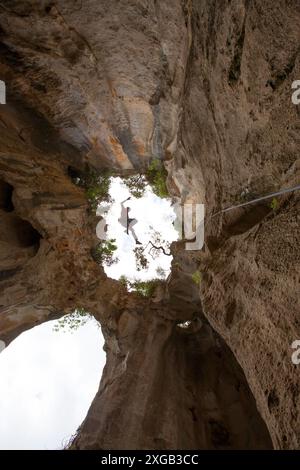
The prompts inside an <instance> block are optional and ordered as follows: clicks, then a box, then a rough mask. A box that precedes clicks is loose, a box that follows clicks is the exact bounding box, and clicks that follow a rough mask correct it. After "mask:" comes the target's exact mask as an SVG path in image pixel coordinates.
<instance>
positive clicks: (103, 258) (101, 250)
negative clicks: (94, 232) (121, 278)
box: [92, 239, 119, 266]
mask: <svg viewBox="0 0 300 470" xmlns="http://www.w3.org/2000/svg"><path fill="white" fill-rule="evenodd" d="M115 242H116V240H115V239H110V240H101V241H100V242H99V243H98V245H97V246H96V247H94V248H93V249H92V257H93V259H94V260H95V261H96V262H97V263H98V264H105V265H106V266H112V265H113V264H115V263H117V262H118V261H119V258H114V254H115V251H116V250H117V249H118V247H117V245H116V244H115Z"/></svg>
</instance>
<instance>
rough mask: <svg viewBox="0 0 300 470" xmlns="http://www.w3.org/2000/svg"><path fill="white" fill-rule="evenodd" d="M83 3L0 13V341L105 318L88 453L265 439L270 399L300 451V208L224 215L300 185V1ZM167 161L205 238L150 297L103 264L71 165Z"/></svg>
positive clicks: (263, 442) (278, 443)
mask: <svg viewBox="0 0 300 470" xmlns="http://www.w3.org/2000/svg"><path fill="white" fill-rule="evenodd" d="M75 3H76V5H74V1H71V0H70V1H69V0H58V1H54V2H53V1H51V2H50V1H42V2H40V1H34V0H32V1H26V2H25V1H17V0H14V1H12V0H10V1H4V0H3V1H2V2H1V6H0V27H1V29H0V39H1V43H0V49H1V62H0V78H1V79H2V80H5V82H6V85H7V90H8V94H7V101H8V104H7V105H5V106H3V105H0V127H1V133H0V142H1V148H0V152H1V153H0V214H1V222H0V263H1V265H0V269H1V271H0V340H2V341H5V343H6V344H7V343H8V342H9V341H11V340H12V339H13V338H15V337H16V336H17V334H19V333H20V332H21V331H23V330H25V329H27V328H29V327H32V326H34V325H35V324H37V323H39V322H42V321H46V320H47V319H50V318H55V317H56V316H60V315H62V314H63V313H68V312H70V311H72V310H74V309H75V308H76V307H78V306H82V307H84V308H86V309H87V310H89V311H91V312H92V313H93V314H94V315H95V316H96V317H97V318H98V319H99V320H100V322H101V324H102V327H103V331H104V334H105V337H106V348H107V351H108V360H107V365H106V368H105V371H104V375H103V378H102V381H101V385H100V389H99V392H98V394H97V395H96V397H95V400H94V402H93V404H92V407H91V410H90V412H89V414H88V416H87V418H86V420H85V422H84V423H83V425H82V427H81V429H80V430H79V433H78V436H77V438H76V439H75V441H74V443H73V446H74V447H76V448H135V447H138V448H153V449H156V448H157V449H158V448H162V449H163V448H177V447H180V448H269V447H270V446H271V443H270V439H269V436H268V432H267V431H266V428H265V424H264V422H263V421H262V419H261V418H260V416H259V414H258V412H257V410H256V407H255V401H256V404H257V407H258V410H259V413H261V415H262V418H263V419H264V420H265V422H266V424H267V427H268V430H269V432H270V435H271V438H272V442H273V445H274V446H275V447H276V448H299V444H300V429H299V419H298V411H297V408H298V405H299V403H298V402H299V390H300V388H299V387H300V383H299V377H300V375H299V373H298V370H297V367H296V366H294V365H293V364H292V363H291V360H290V353H291V351H290V344H291V342H292V341H293V340H294V339H297V337H298V334H299V322H298V319H297V314H298V313H299V296H298V293H299V215H298V212H299V199H298V198H297V195H296V194H295V195H293V196H289V197H286V198H285V199H280V201H279V208H278V210H277V211H276V212H274V211H272V210H271V209H270V208H269V207H267V206H261V207H258V206H255V207H253V208H252V209H243V210H239V211H233V212H231V213H228V215H226V216H225V215H219V216H216V217H214V218H212V219H211V218H210V216H211V215H212V214H213V213H215V212H217V211H218V210H220V209H221V208H223V207H226V206H228V205H231V204H234V203H235V202H239V201H240V200H241V199H242V198H243V197H244V196H245V194H246V195H247V197H252V196H253V197H254V196H255V195H260V194H264V193H266V192H269V191H272V190H273V189H278V188H280V187H285V186H293V185H294V184H295V183H296V182H299V168H300V165H299V161H298V162H297V158H298V155H297V143H298V135H297V130H298V127H299V113H298V108H297V107H295V106H293V105H292V104H291V99H290V96H291V93H290V89H291V83H292V81H293V80H294V79H299V76H300V71H299V54H298V52H299V47H298V43H299V40H298V39H299V33H300V31H299V25H300V22H299V19H300V9H299V4H298V2H289V1H288V0H286V1H284V0H282V1H278V2H275V3H276V5H274V2H273V1H272V2H271V1H270V0H267V1H264V2H251V1H247V0H245V1H242V0H240V1H236V2H226V1H220V2H211V1H208V0H201V1H189V0H187V1H179V0H174V1H172V2H170V1H167V0H164V1H159V2H158V1H155V0H153V1H147V2H146V1H136V0H131V1H128V0H124V1H118V2H117V1H104V0H101V1H99V0H87V1H84V2H80V1H78V2H75ZM275 25H276V27H275ZM297 74H298V76H297ZM152 156H156V157H160V158H162V159H163V160H164V161H165V166H166V168H167V169H168V172H169V174H168V187H169V190H170V193H171V194H172V195H173V196H174V197H175V196H176V197H179V198H181V201H182V202H191V201H193V202H196V203H197V202H201V203H202V202H205V204H206V213H207V219H206V246H205V250H203V251H202V252H193V253H190V252H184V251H183V245H182V246H179V247H177V249H175V248H174V256H175V259H177V261H176V264H175V263H174V266H173V272H172V276H171V278H170V279H169V281H168V285H167V286H166V291H165V293H164V294H163V295H160V296H157V297H156V298H155V299H151V300H149V301H148V302H146V301H144V300H141V299H139V298H138V297H136V296H134V295H129V294H128V293H126V292H124V290H123V289H122V287H121V286H120V285H119V284H118V283H117V282H115V281H112V280H110V279H107V278H106V276H105V274H104V272H103V270H102V268H101V267H99V266H98V265H97V264H96V263H95V262H94V261H93V260H92V258H91V256H90V250H91V248H92V246H93V245H94V243H95V225H96V221H95V219H93V218H92V217H91V215H90V213H89V210H88V205H87V201H86V198H85V195H84V193H83V191H81V190H80V189H79V188H78V187H77V186H75V185H74V184H73V183H72V181H71V179H70V177H69V176H68V167H70V166H71V167H72V168H77V169H80V170H84V169H85V168H86V167H94V168H96V169H98V170H101V169H103V168H105V167H109V168H114V169H118V170H119V171H120V172H122V171H128V170H129V171H132V170H141V169H143V168H145V166H146V164H147V162H148V160H149V158H151V157H152ZM195 269H198V270H200V271H201V273H202V281H201V284H200V288H199V289H198V288H197V287H196V286H195V285H194V284H193V282H192V279H191V274H192V272H193V270H195ZM187 320H191V321H192V323H191V326H190V327H189V328H188V329H187V330H181V329H179V328H178V326H177V324H178V323H180V322H183V321H187ZM207 321H208V322H209V324H208V323H207ZM212 328H214V329H215V330H216V331H217V333H215V332H214V331H213V330H212ZM221 338H223V339H224V340H225V343H226V344H225V343H224V341H223V340H221ZM228 346H229V347H230V349H231V350H232V351H233V353H234V356H233V355H232V353H231V352H230V351H229V350H228ZM236 359H237V361H238V362H239V364H240V365H241V366H242V369H243V373H244V374H245V376H244V375H243V373H242V372H241V370H240V368H239V366H238V364H237V362H236ZM245 377H246V379H245ZM246 380H247V382H248V384H249V386H250V389H251V392H252V394H253V396H252V394H251V392H250V390H249V389H248V385H247V382H246ZM253 397H254V398H253ZM158 418H159V419H158Z"/></svg>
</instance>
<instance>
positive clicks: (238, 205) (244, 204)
mask: <svg viewBox="0 0 300 470" xmlns="http://www.w3.org/2000/svg"><path fill="white" fill-rule="evenodd" d="M299 189H300V185H298V186H295V187H294V188H286V189H281V191H277V192H276V193H271V194H267V195H266V196H262V197H258V198H256V199H252V201H248V202H243V203H242V204H237V205H236V206H230V207H227V208H226V209H222V210H220V211H218V212H216V213H215V214H212V216H211V218H213V217H215V216H216V215H219V214H222V213H223V212H229V211H231V210H233V209H237V208H238V207H245V206H249V204H256V203H257V202H260V201H264V200H265V199H271V198H273V197H276V196H280V195H281V194H286V193H291V192H293V191H298V190H299Z"/></svg>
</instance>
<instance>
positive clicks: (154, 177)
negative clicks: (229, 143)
mask: <svg viewBox="0 0 300 470" xmlns="http://www.w3.org/2000/svg"><path fill="white" fill-rule="evenodd" d="M167 175H168V173H167V171H166V169H165V167H164V164H163V162H162V161H161V160H160V159H159V158H154V159H153V160H152V161H151V162H150V164H149V166H148V168H147V170H146V172H145V174H144V175H143V174H139V175H134V176H130V177H128V178H124V180H123V181H124V183H125V184H126V186H127V187H128V189H129V191H130V194H131V195H132V196H133V197H136V198H138V199H139V198H141V197H143V196H144V194H145V190H146V186H147V184H149V185H150V186H151V187H152V190H153V192H154V194H156V196H158V197H161V198H164V197H168V196H169V194H168V190H167V186H166V178H167Z"/></svg>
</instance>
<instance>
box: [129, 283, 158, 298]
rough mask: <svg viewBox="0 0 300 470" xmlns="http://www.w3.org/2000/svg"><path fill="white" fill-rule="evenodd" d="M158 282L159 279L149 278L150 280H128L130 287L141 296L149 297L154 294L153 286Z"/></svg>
mask: <svg viewBox="0 0 300 470" xmlns="http://www.w3.org/2000/svg"><path fill="white" fill-rule="evenodd" d="M160 283H161V280H160V279H151V280H150V281H133V282H130V287H131V288H132V290H134V291H136V293H137V294H139V295H141V296H142V297H151V296H152V295H153V294H154V291H155V288H156V287H157V286H158V285H159V284H160Z"/></svg>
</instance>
